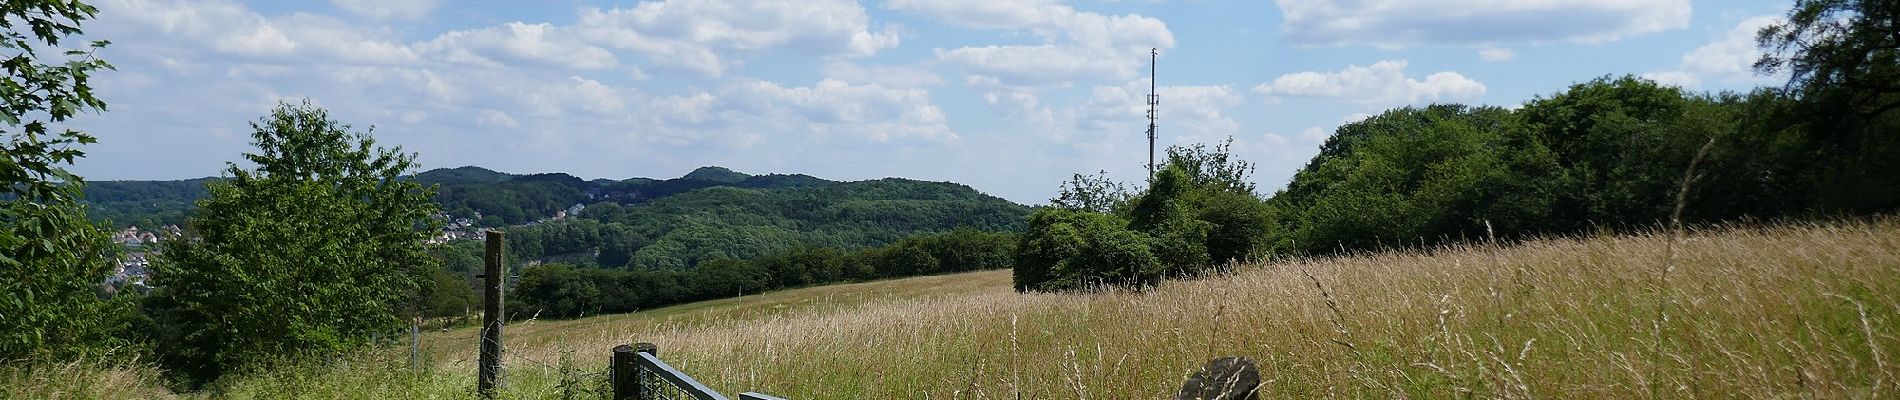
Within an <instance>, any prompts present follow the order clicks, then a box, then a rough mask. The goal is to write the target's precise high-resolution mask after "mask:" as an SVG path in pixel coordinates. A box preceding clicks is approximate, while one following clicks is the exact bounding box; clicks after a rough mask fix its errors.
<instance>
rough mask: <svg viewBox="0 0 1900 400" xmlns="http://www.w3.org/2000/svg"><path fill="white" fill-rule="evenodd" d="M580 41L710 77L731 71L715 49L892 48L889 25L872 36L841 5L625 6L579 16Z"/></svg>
mask: <svg viewBox="0 0 1900 400" xmlns="http://www.w3.org/2000/svg"><path fill="white" fill-rule="evenodd" d="M576 26H577V28H578V29H579V30H580V32H581V33H582V36H583V37H584V38H585V39H586V40H588V41H590V42H593V43H597V44H599V45H601V46H607V47H612V48H616V49H620V50H628V51H637V52H641V53H645V54H648V55H649V56H651V57H652V59H653V61H654V62H655V63H657V64H663V65H671V66H675V67H683V68H686V69H689V70H693V71H698V72H701V73H704V74H707V75H711V76H717V75H719V74H722V73H724V72H725V70H727V69H729V68H731V67H732V66H734V62H733V61H731V60H727V59H726V57H725V56H722V55H720V54H719V53H720V52H722V51H725V52H731V51H741V52H750V51H760V50H766V49H772V48H793V49H798V50H802V51H804V52H806V53H809V54H815V55H821V56H838V57H862V56H870V55H873V54H876V53H877V52H878V51H879V50H882V49H887V48H892V47H897V45H898V42H899V39H898V36H897V31H896V29H895V28H894V27H886V28H885V29H883V30H879V31H875V32H874V31H873V30H872V28H871V26H870V16H869V15H868V14H866V13H865V11H864V7H862V6H860V5H858V3H857V2H855V1H848V0H809V1H790V0H757V1H754V0H665V1H652V2H642V3H640V4H639V5H637V6H634V7H633V8H625V9H611V10H598V9H586V10H582V11H581V15H580V22H579V23H578V24H577V25H576Z"/></svg>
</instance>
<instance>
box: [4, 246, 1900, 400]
mask: <svg viewBox="0 0 1900 400" xmlns="http://www.w3.org/2000/svg"><path fill="white" fill-rule="evenodd" d="M1667 237H1668V236H1667V235H1666V234H1648V235H1636V236H1627V237H1592V238H1580V239H1550V240H1538V241H1530V242H1526V243H1522V244H1519V245H1515V246H1511V247H1506V248H1491V247H1485V246H1458V247H1447V248H1439V249H1433V250H1430V251H1409V252H1390V253H1379V254H1367V255H1358V256H1351V257H1339V258H1328V259H1312V260H1291V261H1283V262H1275V263H1268V264H1262V265H1253V266H1248V267H1245V268H1242V269H1241V270H1240V271H1239V272H1237V273H1235V274H1232V275H1228V276H1219V277H1210V278H1205V279H1198V280H1189V281H1173V282H1167V283H1164V284H1163V285H1161V286H1160V287H1159V288H1156V289H1155V290H1152V291H1149V292H1145V293H1131V292H1119V291H1117V292H1104V293H1092V294H1018V293H1015V292H1013V291H1011V290H1010V288H1009V272H1008V271H988V272H976V273H966V274H957V275H946V276H935V277H924V278H912V279H903V280H894V281H884V282H871V283H861V284H852V285H837V286H826V287H816V288H807V289H798V290H788V291H781V292H774V293H767V294H764V295H757V296H747V297H744V298H737V299H726V300H718V301H711V302H704V303H696V304H690V305H683V306H678V307H669V308H664V309H658V310H651V311H645V312H640V313H633V314H625V315H609V316H600V317H591V318H586V319H579V320H569V321H525V322H520V323H516V324H513V325H510V327H509V330H508V337H507V346H508V348H509V356H508V357H507V358H506V362H507V366H508V373H507V376H508V378H507V379H508V387H507V389H506V390H504V391H503V392H502V394H503V397H504V398H560V397H564V396H566V395H578V396H589V395H597V394H599V390H601V388H600V384H601V381H602V378H603V377H602V376H601V375H600V372H601V371H602V370H603V369H604V367H605V365H604V364H605V362H606V360H607V358H608V357H607V352H608V349H610V348H611V347H613V346H614V345H618V344H623V343H630V342H636V341H647V342H654V343H657V344H659V346H660V349H661V351H660V354H661V358H663V359H665V360H667V361H668V362H670V363H672V364H673V365H674V366H676V367H679V368H681V369H682V370H684V371H686V372H688V373H690V374H692V375H693V376H695V377H697V378H699V379H700V380H701V381H704V382H705V383H707V384H709V385H711V386H712V387H714V388H716V389H719V390H721V391H724V392H727V393H729V394H731V393H736V392H741V391H748V390H751V391H760V392H766V393H771V394H775V395H780V396H784V397H788V398H794V399H897V398H919V399H926V398H931V399H950V398H971V399H982V398H1019V397H1020V398H1095V399H1152V398H1165V397H1168V396H1169V395H1171V394H1172V393H1173V392H1174V391H1175V390H1176V389H1177V388H1178V385H1180V383H1181V381H1182V380H1183V379H1184V378H1185V377H1186V375H1187V374H1188V373H1190V372H1191V371H1192V370H1193V369H1194V368H1196V367H1198V366H1199V365H1201V364H1202V363H1204V362H1206V361H1207V360H1208V359H1209V358H1213V357H1217V356H1227V355H1239V356H1247V357H1251V358H1253V359H1254V360H1256V361H1257V362H1259V365H1260V368H1261V375H1262V378H1263V380H1264V381H1266V384H1265V387H1264V391H1265V392H1266V394H1267V396H1265V397H1266V398H1335V397H1354V398H1360V397H1372V398H1379V397H1407V398H1528V397H1558V398H1648V397H1652V396H1653V397H1667V398H1689V397H1698V398H1699V397H1717V398H1733V397H1744V398H1893V397H1896V396H1900V376H1896V375H1897V374H1896V370H1900V366H1896V364H1895V363H1896V362H1900V360H1896V359H1895V356H1896V355H1897V354H1900V337H1896V332H1900V218H1882V219H1878V220H1874V221H1871V222H1837V223H1827V224H1795V225H1781V226H1771V227H1746V226H1738V227H1727V228H1721V229H1714V230H1704V231H1698V232H1691V233H1690V234H1689V235H1687V236H1686V237H1685V238H1684V239H1683V240H1681V241H1680V243H1679V244H1678V245H1677V246H1676V247H1675V249H1674V252H1675V257H1674V259H1675V263H1674V264H1675V265H1676V268H1675V269H1674V270H1673V271H1672V272H1670V273H1669V277H1668V281H1667V282H1668V284H1667V286H1666V287H1662V288H1661V289H1662V291H1660V292H1659V291H1658V289H1659V288H1658V286H1657V282H1658V277H1659V273H1660V272H1661V269H1660V268H1661V266H1662V264H1663V262H1664V253H1665V251H1666V247H1667V246H1666V244H1667V242H1668V239H1667ZM1329 300H1330V303H1331V304H1329ZM1659 303H1660V305H1662V306H1663V310H1665V312H1664V314H1663V315H1664V316H1665V317H1666V321H1661V323H1660V329H1661V334H1660V335H1657V334H1656V331H1655V330H1656V329H1657V327H1658V326H1659V325H1658V320H1657V318H1656V316H1657V309H1658V305H1659ZM1656 337H1660V338H1661V341H1660V342H1658V341H1657V340H1656V339H1655V338H1656ZM423 343H424V348H425V352H426V353H427V354H428V355H427V357H428V360H427V362H426V363H425V364H426V366H425V368H424V370H423V371H421V372H412V371H409V370H408V366H407V364H408V359H407V357H408V352H407V349H385V350H380V351H376V352H371V353H368V354H366V355H364V356H362V357H359V358H357V359H353V360H352V361H351V362H347V363H338V364H332V365H328V366H319V367H312V368H292V369H286V370H280V371H271V372H269V373H266V374H261V375H256V376H250V377H242V378H238V379H233V380H231V381H229V382H227V383H226V384H225V385H223V386H222V387H221V389H220V390H219V391H217V392H215V393H211V394H209V396H212V397H228V398H467V397H469V396H471V395H472V393H473V389H474V380H475V379H474V375H475V374H474V366H473V364H474V362H473V360H474V358H475V346H474V344H475V343H476V340H475V331H474V330H473V329H461V330H454V331H449V332H433V333H429V334H426V335H425V337H424V340H423ZM564 359H565V360H566V361H567V362H566V363H563V362H562V360H564ZM61 365H65V364H61ZM58 368H66V369H64V370H58ZM54 370H57V371H54ZM5 371H10V372H8V373H6V374H0V397H5V398H42V397H72V398H155V397H165V396H166V395H167V393H164V392H162V389H152V388H156V387H158V385H157V384H156V383H155V382H156V381H155V379H156V378H154V376H155V375H153V374H152V373H151V372H150V371H149V369H140V368H133V369H111V368H93V367H86V366H85V365H83V364H77V363H75V364H71V366H67V367H58V366H56V368H52V369H45V368H42V369H40V370H38V371H36V372H32V373H21V372H20V370H18V369H13V370H7V369H0V372H5ZM46 371H52V372H53V373H52V374H50V375H49V374H47V373H46ZM23 382H24V383H23ZM120 387H126V388H130V389H126V390H121V389H119V388H120ZM153 390H158V391H153ZM48 393H67V394H70V395H58V396H48V395H47V394H48ZM193 396H204V394H198V395H193ZM187 397H190V396H187Z"/></svg>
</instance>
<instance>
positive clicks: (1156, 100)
mask: <svg viewBox="0 0 1900 400" xmlns="http://www.w3.org/2000/svg"><path fill="white" fill-rule="evenodd" d="M1158 53H1159V52H1158V51H1157V50H1156V49H1155V48H1152V47H1150V48H1148V181H1150V182H1153V181H1154V180H1155V106H1159V105H1161V95H1159V94H1155V55H1156V54H1158Z"/></svg>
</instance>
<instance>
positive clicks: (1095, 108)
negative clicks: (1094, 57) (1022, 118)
mask: <svg viewBox="0 0 1900 400" xmlns="http://www.w3.org/2000/svg"><path fill="white" fill-rule="evenodd" d="M1155 90H1156V91H1157V92H1158V94H1159V95H1160V96H1161V104H1160V105H1159V106H1158V107H1156V110H1157V113H1156V116H1155V119H1156V120H1157V121H1158V122H1157V124H1158V125H1159V126H1160V127H1159V128H1160V129H1159V130H1160V131H1162V132H1164V133H1165V134H1166V136H1167V141H1168V142H1171V143H1211V142H1214V141H1219V140H1221V139H1223V138H1226V137H1228V136H1232V135H1238V134H1239V133H1240V124H1239V122H1236V121H1235V120H1234V118H1233V117H1232V116H1230V115H1228V113H1227V110H1229V109H1231V108H1233V107H1235V106H1238V105H1240V104H1241V103H1242V102H1243V101H1244V100H1245V96H1243V95H1242V94H1241V90H1240V89H1236V88H1234V87H1232V86H1227V85H1209V86H1162V87H1159V88H1155ZM1147 96H1148V80H1147V79H1140V80H1135V81H1129V82H1127V83H1124V84H1122V85H1120V86H1096V87H1095V88H1094V90H1092V91H1091V94H1090V96H1089V101H1088V103H1087V104H1084V105H1082V106H1081V107H1080V108H1079V109H1078V110H1077V111H1076V112H1077V114H1079V115H1081V120H1079V121H1077V126H1076V128H1077V129H1078V130H1079V131H1080V133H1079V136H1099V135H1110V136H1113V135H1118V134H1139V133H1141V132H1144V131H1146V130H1147V127H1148V120H1147V113H1148V104H1147V102H1146V100H1145V99H1146V98H1147Z"/></svg>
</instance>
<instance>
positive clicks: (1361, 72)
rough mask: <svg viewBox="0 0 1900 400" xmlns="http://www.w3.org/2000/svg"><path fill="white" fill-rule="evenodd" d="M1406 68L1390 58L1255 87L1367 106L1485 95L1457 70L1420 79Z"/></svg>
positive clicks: (1278, 93) (1480, 86) (1275, 95)
mask: <svg viewBox="0 0 1900 400" xmlns="http://www.w3.org/2000/svg"><path fill="white" fill-rule="evenodd" d="M1405 67H1406V61H1403V60H1388V61H1380V62H1377V63H1374V64H1372V66H1368V67H1362V66H1358V65H1352V66H1347V67H1346V69H1343V70H1340V71H1337V72H1314V71H1307V72H1296V73H1291V74H1286V75H1281V76H1280V77H1278V78H1274V79H1273V81H1272V82H1268V83H1263V84H1260V85H1259V86H1254V88H1253V89H1254V91H1255V92H1259V93H1260V94H1264V95H1267V96H1268V97H1272V98H1279V97H1318V98H1332V99H1340V100H1346V101H1350V102H1354V103H1358V104H1361V105H1366V106H1396V105H1406V104H1419V103H1425V102H1435V101H1441V100H1443V101H1458V102H1466V101H1474V100H1477V99H1478V98H1479V97H1483V96H1484V92H1485V87H1484V84H1482V83H1478V81H1475V80H1472V79H1471V78H1466V77H1465V76H1464V75H1460V74H1458V73H1457V72H1451V71H1445V72H1438V73H1434V74H1431V75H1426V76H1425V78H1424V79H1423V80H1420V79H1414V78H1410V77H1407V76H1406V75H1405Z"/></svg>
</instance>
